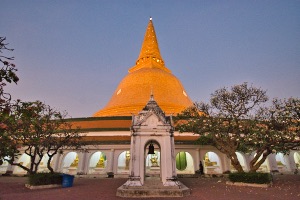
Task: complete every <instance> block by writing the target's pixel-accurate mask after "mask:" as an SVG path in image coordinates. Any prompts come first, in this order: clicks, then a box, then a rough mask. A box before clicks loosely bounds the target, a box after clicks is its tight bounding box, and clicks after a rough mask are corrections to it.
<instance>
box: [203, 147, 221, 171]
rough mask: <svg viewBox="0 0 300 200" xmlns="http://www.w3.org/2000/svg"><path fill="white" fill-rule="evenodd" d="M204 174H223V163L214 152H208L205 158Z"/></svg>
mask: <svg viewBox="0 0 300 200" xmlns="http://www.w3.org/2000/svg"><path fill="white" fill-rule="evenodd" d="M203 163H204V173H205V174H221V168H220V166H221V163H220V158H219V156H218V155H217V154H216V153H214V152H211V151H210V152H207V153H206V154H205V156H204V162H203Z"/></svg>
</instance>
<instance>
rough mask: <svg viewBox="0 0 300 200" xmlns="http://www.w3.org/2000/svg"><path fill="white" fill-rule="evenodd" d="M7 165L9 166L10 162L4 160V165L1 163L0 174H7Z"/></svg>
mask: <svg viewBox="0 0 300 200" xmlns="http://www.w3.org/2000/svg"><path fill="white" fill-rule="evenodd" d="M4 158H5V159H8V157H7V156H5V157H4ZM7 167H8V162H7V161H5V160H3V163H2V165H0V174H5V173H6V171H7Z"/></svg>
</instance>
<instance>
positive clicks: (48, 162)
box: [47, 154, 55, 174]
mask: <svg viewBox="0 0 300 200" xmlns="http://www.w3.org/2000/svg"><path fill="white" fill-rule="evenodd" d="M54 155H55V154H52V155H49V154H48V156H49V159H48V161H47V168H48V169H49V171H50V173H52V174H53V173H54V170H53V168H52V167H51V160H52V158H53V156H54Z"/></svg>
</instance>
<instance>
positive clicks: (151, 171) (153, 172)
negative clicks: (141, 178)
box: [144, 140, 161, 177]
mask: <svg viewBox="0 0 300 200" xmlns="http://www.w3.org/2000/svg"><path fill="white" fill-rule="evenodd" d="M150 145H153V147H154V154H149V153H150V149H149V148H150ZM160 159H161V153H160V146H159V143H158V142H157V141H155V140H149V141H148V142H147V143H146V145H145V162H144V163H145V176H146V177H147V176H160V171H161V165H160V163H161V160H160Z"/></svg>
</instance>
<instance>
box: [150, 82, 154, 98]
mask: <svg viewBox="0 0 300 200" xmlns="http://www.w3.org/2000/svg"><path fill="white" fill-rule="evenodd" d="M150 101H154V96H153V86H152V85H151V93H150Z"/></svg>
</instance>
